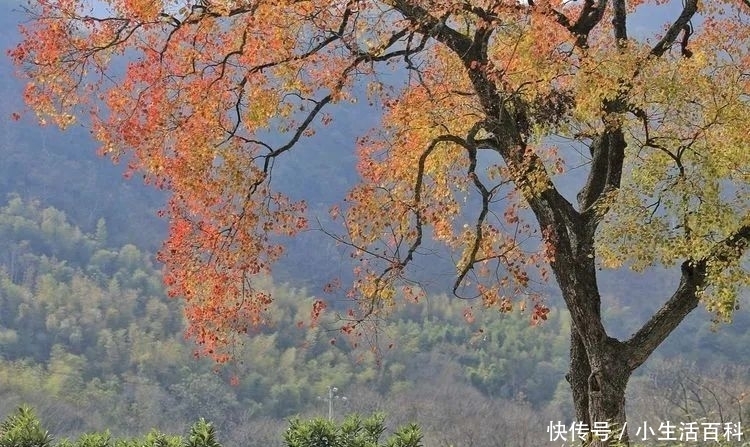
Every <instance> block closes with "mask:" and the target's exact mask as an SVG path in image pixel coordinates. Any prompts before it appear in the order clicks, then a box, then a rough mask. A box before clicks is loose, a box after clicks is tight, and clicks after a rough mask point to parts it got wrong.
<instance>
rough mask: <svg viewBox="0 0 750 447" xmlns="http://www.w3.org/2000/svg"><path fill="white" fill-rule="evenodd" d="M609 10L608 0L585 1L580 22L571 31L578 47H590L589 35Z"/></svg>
mask: <svg viewBox="0 0 750 447" xmlns="http://www.w3.org/2000/svg"><path fill="white" fill-rule="evenodd" d="M605 9H607V0H598V1H597V2H596V3H594V0H585V1H584V2H583V9H581V14H580V15H579V16H578V20H576V23H574V24H573V26H571V27H570V28H569V29H570V31H571V32H572V33H573V34H574V35H575V36H576V46H578V47H582V48H583V47H586V46H587V45H588V43H587V42H588V38H589V33H591V30H592V29H594V27H595V26H596V25H598V24H599V22H601V20H602V17H604V11H605Z"/></svg>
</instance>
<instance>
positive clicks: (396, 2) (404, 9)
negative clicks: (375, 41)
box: [385, 0, 474, 58]
mask: <svg viewBox="0 0 750 447" xmlns="http://www.w3.org/2000/svg"><path fill="white" fill-rule="evenodd" d="M385 3H386V4H387V5H390V6H391V7H393V8H394V9H395V10H396V11H398V12H400V13H401V14H402V15H403V16H404V17H405V18H406V19H408V20H409V21H411V22H412V24H414V25H415V26H417V27H418V28H419V30H420V31H421V32H422V33H423V34H425V35H428V36H431V37H434V38H435V39H436V40H438V41H439V42H441V43H443V44H445V45H446V46H448V48H450V49H451V50H453V51H454V52H455V53H457V54H458V55H459V56H461V57H462V58H463V56H464V55H466V54H467V53H468V52H469V51H470V49H471V47H472V45H473V44H474V42H473V41H472V39H471V38H469V37H467V36H465V35H463V34H461V33H460V32H458V31H456V30H454V29H453V28H451V27H449V26H448V25H446V23H445V20H441V19H438V18H437V17H435V16H433V15H432V14H430V13H429V11H427V10H426V9H425V8H423V7H421V6H419V5H417V4H415V3H414V2H410V1H407V0H389V1H385Z"/></svg>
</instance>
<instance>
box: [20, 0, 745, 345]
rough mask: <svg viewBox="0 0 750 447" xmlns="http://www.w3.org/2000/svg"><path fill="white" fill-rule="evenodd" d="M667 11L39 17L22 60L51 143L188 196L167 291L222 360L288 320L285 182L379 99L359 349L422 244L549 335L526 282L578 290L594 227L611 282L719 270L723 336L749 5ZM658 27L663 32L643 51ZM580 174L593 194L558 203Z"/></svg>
mask: <svg viewBox="0 0 750 447" xmlns="http://www.w3.org/2000/svg"><path fill="white" fill-rule="evenodd" d="M665 3H666V5H664V4H665ZM671 3H674V2H663V1H660V0H658V1H655V2H654V1H643V0H634V1H630V2H627V4H626V2H624V1H614V2H612V4H609V3H608V2H607V1H605V0H601V1H594V0H582V1H577V2H568V1H559V0H534V1H532V0H528V1H518V0H476V1H475V0H336V1H330V0H306V1H301V0H161V1H155V0H106V1H98V2H87V1H84V0H34V1H32V2H31V5H30V6H29V11H28V12H29V17H30V19H31V20H30V21H28V22H27V23H25V24H24V25H23V26H22V30H23V33H24V37H23V41H22V42H21V43H20V44H19V45H18V46H17V47H15V48H14V49H12V50H11V51H10V56H11V57H12V58H13V60H14V61H15V63H16V64H17V65H18V66H19V67H20V68H21V69H22V71H23V73H24V74H25V76H28V79H29V82H28V86H27V88H26V91H25V98H26V101H27V103H28V104H29V106H30V107H31V108H32V109H33V110H34V111H35V112H36V113H37V114H38V116H39V118H40V119H41V120H43V121H48V122H52V123H54V124H56V125H59V126H61V127H66V126H70V125H71V124H73V123H74V122H75V121H76V120H80V119H82V118H83V120H84V121H85V122H86V124H87V125H90V127H91V129H92V133H93V136H94V137H95V138H96V139H97V140H98V141H99V142H100V143H101V149H100V150H101V153H102V154H106V155H108V156H110V157H112V158H113V159H115V160H118V159H122V160H126V161H127V163H128V164H129V170H130V171H131V172H133V173H138V174H139V175H140V174H141V173H142V174H143V176H144V178H145V179H146V181H147V182H149V183H151V184H153V185H156V186H157V187H159V188H164V189H166V190H169V191H170V193H171V198H170V200H169V204H168V206H167V207H166V208H165V211H164V213H165V216H166V218H167V219H168V221H169V228H170V229H169V237H168V239H167V240H166V241H165V243H164V246H163V248H162V250H161V252H160V255H159V256H160V259H161V260H162V261H163V262H164V263H165V265H166V272H165V281H166V284H167V285H168V290H169V293H170V295H172V296H178V297H182V298H184V300H185V302H186V312H187V316H188V318H189V321H190V328H191V329H190V331H191V334H192V336H194V337H195V338H196V339H197V340H198V341H199V342H201V343H202V346H203V347H204V349H205V350H206V352H208V353H212V354H214V355H215V356H216V357H217V358H218V359H219V360H222V359H226V357H224V353H225V352H226V351H225V350H224V349H223V348H224V347H226V346H227V345H228V344H231V342H232V339H233V337H234V336H235V335H236V334H238V333H243V332H245V331H247V330H248V325H252V324H257V323H261V322H263V319H264V313H265V310H266V309H267V308H268V306H269V305H270V303H271V302H272V297H271V296H269V294H268V293H266V292H265V291H263V290H259V289H258V288H257V287H256V285H255V284H256V281H254V278H255V277H257V276H258V275H265V274H268V273H269V272H270V271H271V268H272V266H273V265H274V262H275V261H277V260H278V259H279V257H280V256H281V255H282V253H283V249H284V248H283V246H282V244H283V241H284V240H285V239H284V238H285V237H287V236H294V235H296V234H298V233H299V232H300V231H302V230H305V229H307V228H309V227H310V223H309V222H308V219H307V217H306V211H307V210H306V203H305V202H302V201H296V200H292V199H290V198H289V197H288V196H286V195H285V194H284V185H283V184H278V182H274V181H273V176H272V172H273V168H274V165H276V164H277V163H283V162H284V159H285V158H290V157H294V156H295V155H294V152H295V146H296V145H297V143H298V141H299V140H302V139H305V138H307V137H309V136H310V135H312V134H313V133H315V132H316V131H320V130H321V129H322V128H324V127H325V126H335V125H336V106H337V104H340V103H344V102H348V101H356V100H360V101H362V100H365V99H366V98H364V97H363V95H364V94H363V93H361V92H362V91H366V92H367V95H368V98H367V100H369V101H370V102H372V104H373V113H378V114H379V115H381V116H382V120H381V122H380V124H379V125H378V126H377V127H376V128H374V129H372V130H371V131H370V132H368V133H366V134H363V135H362V136H361V138H359V140H358V144H357V147H356V148H352V150H353V151H354V150H356V152H357V156H358V171H359V175H360V177H361V182H360V183H358V184H357V185H356V186H354V187H353V188H352V189H351V191H350V192H349V194H348V195H347V196H346V197H345V198H342V199H343V200H342V202H341V203H339V204H331V205H332V208H331V213H332V215H333V217H336V218H337V219H339V222H342V228H345V230H346V231H345V234H342V235H341V237H340V238H341V240H342V242H344V243H346V244H349V246H350V247H352V249H353V251H354V253H355V256H354V260H355V261H356V262H355V266H354V268H355V278H356V279H355V282H354V284H353V285H352V288H351V290H350V292H349V293H350V296H351V297H352V298H354V299H357V300H358V302H359V303H360V304H361V305H360V306H359V307H358V308H357V311H355V312H352V313H351V315H350V316H349V318H350V321H348V322H345V324H344V330H351V328H352V327H353V325H354V324H356V323H357V322H358V321H360V320H361V319H362V318H364V317H365V316H368V315H371V314H373V313H377V312H379V311H380V310H382V309H387V308H388V307H389V306H390V305H391V304H392V303H393V302H394V300H396V299H397V298H399V297H404V296H406V297H418V296H419V293H420V292H419V289H418V287H416V286H414V284H412V283H410V282H409V281H407V280H406V279H408V267H409V264H410V262H412V260H413V259H414V258H415V257H416V256H420V255H422V254H423V253H422V252H421V251H420V248H421V247H422V246H423V245H424V244H425V243H426V242H425V240H426V239H428V238H431V239H433V240H434V242H431V243H438V244H442V245H443V246H445V247H447V249H448V250H449V251H450V252H451V253H452V255H453V259H454V261H455V267H456V270H455V273H456V276H455V283H454V290H453V291H454V293H456V294H458V295H460V296H462V297H465V298H471V297H477V298H479V299H480V300H481V302H483V303H484V304H485V305H487V306H490V307H495V308H498V309H500V310H502V311H509V310H511V309H512V308H514V306H519V305H520V306H529V308H530V309H533V312H532V313H533V314H534V318H536V319H544V318H546V308H545V307H544V305H543V303H542V302H541V301H540V298H541V297H539V296H536V295H535V293H534V292H533V290H534V289H533V288H530V287H529V284H530V282H532V281H536V280H539V279H542V278H546V277H547V276H548V275H549V273H548V269H549V268H550V266H552V267H553V268H552V270H551V271H553V272H554V273H555V274H558V273H559V272H560V271H559V270H555V269H554V266H555V263H556V262H567V261H566V260H568V261H569V259H568V258H567V257H566V256H568V254H567V252H565V251H561V250H562V248H561V247H572V248H571V249H570V250H574V249H576V247H577V246H576V241H575V240H572V239H571V237H570V236H566V234H574V233H573V230H575V229H576V228H577V227H576V226H577V225H588V223H581V222H584V219H588V220H586V221H585V222H591V223H592V225H594V226H593V227H592V228H595V229H596V245H595V247H589V248H587V250H589V252H588V254H586V255H585V256H584V257H583V258H581V259H585V257H588V258H590V259H594V260H595V262H596V263H597V266H598V267H599V268H619V267H622V266H628V267H631V268H634V269H644V268H646V267H648V266H651V265H664V266H673V265H678V264H680V263H682V262H683V261H686V260H696V261H697V260H710V262H709V264H711V265H708V267H707V272H708V273H707V281H706V283H705V288H704V289H702V290H701V293H702V294H703V295H702V300H704V302H705V303H706V304H707V305H708V307H709V308H710V309H711V310H713V311H715V312H716V313H717V314H718V315H719V316H728V315H729V314H730V313H731V311H732V309H733V308H734V307H735V305H736V300H737V296H738V293H739V291H740V290H741V288H742V287H744V286H747V285H748V283H749V282H750V280H749V279H748V278H749V275H748V273H747V269H746V265H743V263H742V259H743V258H742V254H743V253H744V250H745V248H746V247H747V239H748V238H750V200H748V197H749V196H750V195H749V193H750V191H749V187H750V132H748V123H750V102H749V98H750V96H748V95H750V16H748V13H749V12H750V8H749V7H748V6H747V5H746V4H743V3H741V2H736V1H729V0H727V1H724V0H705V1H702V2H700V4H698V3H697V1H696V0H685V1H684V2H683V3H682V4H680V5H671ZM638 11H647V12H648V11H662V12H659V14H662V15H663V16H664V17H665V19H664V20H663V22H664V23H661V22H660V23H659V25H657V26H655V27H653V28H651V29H645V30H644V29H643V28H644V27H637V26H631V29H637V30H638V32H637V33H631V34H632V35H629V34H628V27H627V25H632V24H633V19H632V18H631V15H632V14H634V13H637V12H638ZM357 92H359V93H357ZM271 133H272V134H277V135H278V134H281V135H283V136H284V138H285V140H284V141H283V142H282V143H280V144H271V143H270V142H269V141H267V140H266V139H265V138H264V135H269V134H271ZM607 139H609V140H607ZM604 140H607V141H610V140H611V141H612V142H613V143H612V144H611V145H610V146H606V145H604V144H603V143H602V141H604ZM620 140H623V141H624V142H626V143H627V144H626V145H625V144H624V145H622V146H618V145H617V144H615V143H617V141H620ZM275 141H278V139H276V140H275ZM616 147H622V148H623V149H621V150H619V151H618V150H615V149H611V151H610V152H607V150H609V149H607V150H605V149H606V148H616ZM316 150H318V151H319V154H320V157H326V154H327V150H326V148H325V147H319V148H317V149H316ZM330 162H331V163H336V160H333V159H332V160H331V161H330ZM566 165H567V168H568V169H570V170H571V171H570V172H572V173H573V174H575V173H576V172H580V177H581V179H583V180H585V181H586V182H585V186H584V187H583V188H582V189H581V191H580V193H579V194H578V196H577V197H569V198H566V197H564V195H563V194H562V193H560V192H559V191H558V188H556V184H555V182H554V176H555V175H557V174H562V173H563V172H564V171H565V170H566ZM576 170H577V171H576ZM320 181H321V182H325V179H320ZM575 199H577V205H573V203H574V201H575ZM523 208H529V209H530V211H529V212H525V211H522V209H523ZM531 212H533V214H534V215H535V216H536V218H537V221H538V224H537V223H532V222H530V221H528V219H524V216H529V215H530V213H531ZM571 216H575V218H573V217H571ZM565 228H568V229H569V231H568V233H566V232H565V231H564V229H565ZM587 228H588V227H587ZM592 234H593V233H592ZM732 238H734V239H732ZM729 239H732V240H739V241H740V243H736V244H732V243H729V242H727V241H728V240H729ZM565 244H566V245H565ZM578 248H580V245H579V246H578ZM571 253H573V251H571ZM571 259H572V258H571ZM592 262H594V261H592ZM323 308H324V305H323V304H321V303H318V304H316V307H315V309H314V310H313V313H314V314H316V316H317V315H319V314H320V312H322V311H323ZM574 318H576V316H575V315H574Z"/></svg>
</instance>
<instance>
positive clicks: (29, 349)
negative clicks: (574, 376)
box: [0, 196, 750, 445]
mask: <svg viewBox="0 0 750 447" xmlns="http://www.w3.org/2000/svg"><path fill="white" fill-rule="evenodd" d="M109 233H110V232H109V230H108V224H107V222H106V221H105V220H104V219H99V220H98V223H97V225H96V229H95V231H94V232H91V233H88V232H84V231H82V230H80V229H79V228H77V227H75V226H73V225H71V224H70V223H69V222H68V221H67V218H66V215H65V213H63V212H62V211H60V210H57V209H55V208H52V207H48V206H44V205H42V204H41V203H40V202H39V201H24V200H22V199H20V198H19V197H17V196H12V197H11V198H10V199H9V201H8V202H7V203H6V204H5V205H4V206H2V208H0V240H1V241H3V250H2V257H1V258H0V357H1V358H2V362H1V363H0V383H1V384H2V387H0V402H1V403H0V417H3V416H4V415H6V414H9V413H10V412H12V411H13V410H14V409H15V408H16V407H17V406H18V405H20V404H22V403H29V404H31V405H32V406H34V407H35V408H37V410H38V412H39V413H40V414H41V417H42V419H43V420H44V421H45V423H46V424H47V426H49V427H50V428H51V429H52V430H53V431H54V432H55V433H56V434H58V435H74V434H77V433H80V432H81V431H92V430H101V429H102V428H109V429H110V430H111V431H112V432H113V433H115V434H124V435H137V434H141V433H144V432H146V431H148V430H149V429H150V428H152V427H157V428H159V429H161V430H164V431H167V432H182V431H184V430H185V429H186V427H187V426H189V424H190V423H192V422H194V421H195V420H197V418H199V417H205V418H207V419H209V420H211V421H214V423H215V424H216V426H217V429H218V431H219V433H221V434H222V435H223V436H226V437H227V438H228V439H227V441H229V442H230V445H271V444H269V442H272V441H273V442H278V441H279V440H280V437H279V433H281V431H282V430H283V428H284V424H285V420H286V419H287V418H289V417H290V416H292V415H295V414H305V415H325V414H326V412H327V408H328V402H327V400H326V399H327V396H328V394H327V392H328V387H329V386H336V387H337V388H338V389H339V391H338V392H337V396H338V397H339V398H340V399H336V400H335V401H334V402H333V407H334V409H335V413H336V414H337V415H342V414H345V413H350V412H355V411H359V412H369V411H374V410H385V411H387V412H389V413H391V415H392V419H394V421H396V422H399V423H402V422H405V421H409V420H416V421H417V422H419V423H421V424H423V426H424V428H425V433H426V439H432V440H434V441H435V442H437V441H438V440H439V439H444V440H451V439H462V437H465V436H468V435H469V434H471V436H476V437H477V444H476V445H491V444H487V443H486V442H485V441H481V439H485V440H489V439H496V437H497V436H498V435H497V433H498V431H499V430H501V429H502V428H503V427H510V426H515V425H518V424H526V425H527V427H528V430H527V431H528V436H529V441H528V442H531V444H528V445H534V444H533V439H534V437H537V438H538V437H539V436H544V432H543V429H544V427H545V426H546V425H545V424H546V422H544V421H548V420H553V419H555V418H560V417H561V416H560V415H561V414H564V413H566V412H567V410H568V407H569V403H568V402H567V394H566V393H565V386H566V384H565V381H564V378H563V375H564V371H565V369H566V365H565V360H564V359H565V353H566V350H567V346H566V339H567V337H566V335H567V332H568V327H567V318H565V316H564V315H561V314H560V313H559V312H558V311H554V310H553V312H552V314H551V315H550V318H549V319H548V321H547V322H545V324H543V325H541V326H538V327H536V326H531V325H530V324H529V319H528V317H527V315H524V314H523V313H519V314H517V315H505V316H501V315H497V314H496V313H490V312H481V311H479V309H473V311H472V314H471V317H470V318H468V320H469V321H467V309H471V308H470V307H469V306H471V304H472V303H467V302H458V301H451V300H450V299H448V298H447V297H430V298H429V299H428V300H427V301H426V302H423V303H420V304H416V303H415V304H413V305H408V306H407V307H405V308H403V309H401V310H400V312H399V313H398V314H396V315H394V318H393V319H392V320H391V321H389V322H384V323H383V326H382V328H381V332H380V333H379V337H380V338H379V339H378V340H377V343H378V347H379V348H380V356H379V358H375V357H374V356H373V354H372V352H371V351H370V349H368V348H369V347H368V346H364V347H359V348H357V349H354V347H353V346H352V344H351V343H350V342H349V341H347V340H346V339H342V338H340V337H338V335H337V333H336V332H335V331H330V330H328V327H327V326H326V324H325V323H323V324H322V325H321V326H318V327H315V328H311V327H310V326H309V325H307V324H304V322H305V321H308V320H309V313H310V310H311V304H312V300H313V297H312V296H311V294H310V293H308V292H307V291H305V290H304V289H295V288H293V287H291V286H288V285H275V286H274V285H272V284H271V282H270V279H269V284H268V285H269V286H270V287H272V288H273V289H274V291H275V293H276V294H277V296H279V299H280V300H279V305H278V306H276V307H275V308H274V310H273V311H271V313H269V314H268V321H269V324H268V325H267V326H265V327H263V328H260V329H258V331H257V332H256V333H253V334H251V336H250V337H248V338H247V339H246V340H244V343H243V345H241V346H238V348H237V352H236V362H233V363H231V364H229V365H224V366H222V367H221V368H219V369H218V370H217V369H216V368H215V366H216V365H214V364H213V363H211V362H209V361H206V360H203V359H196V358H194V357H193V355H192V351H193V348H194V347H193V346H192V345H191V344H190V343H188V342H185V341H184V339H183V336H182V333H183V330H184V325H183V321H182V317H181V312H180V309H179V306H178V304H177V303H176V302H173V301H169V300H167V299H166V298H165V297H164V294H163V291H162V286H161V279H160V276H159V271H158V268H156V267H155V266H154V264H153V263H152V261H151V258H152V256H151V255H150V254H148V253H146V252H143V251H141V250H140V249H138V248H137V247H135V246H134V245H123V246H114V245H112V244H110V243H109V242H108V241H109V239H110V237H109ZM613 320H616V318H615V317H613ZM721 334H722V335H716V334H703V330H702V329H700V328H699V327H698V326H696V325H695V324H693V325H692V326H688V327H687V328H686V332H685V335H684V336H683V337H680V338H676V339H675V343H673V344H672V345H671V346H665V349H664V351H663V355H664V356H665V357H668V358H669V361H670V362H671V363H672V365H674V362H675V359H677V358H682V359H683V362H680V363H677V364H679V365H681V366H680V370H679V371H675V370H674V368H673V367H672V368H669V369H666V370H665V369H664V367H663V366H661V365H664V363H663V362H659V361H656V362H653V365H654V366H653V368H651V371H650V375H645V376H643V379H642V381H643V386H642V387H640V389H639V391H640V392H642V393H643V394H642V395H640V396H634V398H633V401H634V402H635V403H638V402H644V399H645V401H648V398H649V397H648V396H651V397H653V394H649V393H653V392H654V390H653V389H651V390H650V391H648V390H647V388H648V386H649V384H651V383H655V382H654V381H655V380H658V381H659V383H661V384H662V386H660V389H659V390H658V392H659V393H668V392H669V388H668V387H664V386H663V384H664V383H667V382H668V381H673V382H674V386H685V383H679V382H676V381H675V378H677V377H680V374H682V373H684V372H688V371H689V372H690V373H691V375H690V376H689V378H690V380H694V381H699V380H708V379H702V377H705V376H702V375H700V374H701V373H705V374H707V373H709V372H710V373H712V374H714V375H716V374H722V375H724V376H725V377H726V378H727V380H728V382H726V383H723V384H722V386H723V387H725V388H726V390H725V391H722V392H725V393H729V394H727V396H725V397H728V398H731V397H732V396H734V397H737V396H739V393H741V392H742V390H743V389H745V388H743V387H747V383H746V382H744V380H745V377H746V376H743V375H742V374H743V372H747V367H746V365H745V366H744V367H743V366H742V365H741V363H742V360H741V357H740V356H741V355H743V351H742V350H743V349H747V348H746V347H747V345H748V343H750V340H748V335H747V334H744V333H741V332H740V331H732V328H731V327H729V328H724V331H723V332H721ZM730 340H731V343H730ZM360 342H361V343H362V344H363V345H366V343H367V340H360ZM701 343H702V344H704V345H705V344H706V343H714V344H717V345H719V346H720V347H721V348H720V349H716V348H713V349H700V346H701ZM681 349H685V352H679V351H680V350H681ZM733 350H734V353H735V354H737V356H738V358H737V360H738V361H737V362H732V363H734V364H735V365H737V366H733V367H731V368H729V367H727V366H724V367H721V368H715V367H711V366H710V364H709V363H710V362H716V363H717V364H723V365H728V362H727V359H726V358H724V359H723V358H722V355H720V353H721V352H723V353H724V356H729V355H731V354H732V351H733ZM696 360H700V364H702V365H703V368H700V369H698V368H695V367H692V366H690V362H691V361H696ZM707 360H708V362H707ZM696 383H697V382H696ZM701 383H702V385H701V386H703V385H704V384H703V382H701ZM706 383H707V382H706ZM436 384H439V387H438V388H437V389H438V390H439V391H437V392H436V391H435V389H436V388H434V387H435V385H436ZM687 385H690V383H687ZM636 389H638V388H636ZM706 389H709V390H710V389H711V388H706ZM722 390H724V388H722ZM714 391H715V390H714ZM343 397H346V399H343ZM663 397H669V396H667V394H664V396H663ZM673 397H674V396H673ZM652 404H653V402H651V403H649V404H646V405H647V406H648V405H652ZM704 405H705V403H704ZM724 405H727V404H726V403H725V404H724ZM731 408H732V409H733V408H734V407H731ZM743 408H744V407H743ZM724 411H730V412H731V411H732V410H731V409H730V407H727V408H724ZM498 415H502V416H500V417H498ZM446 426H450V427H454V428H452V429H450V430H445V427H446ZM516 435H517V433H515V434H514V433H512V432H509V434H508V436H516ZM509 439H510V438H509ZM513 439H514V440H513V442H514V443H515V442H522V441H521V440H518V439H515V438H513ZM487 442H489V441H487ZM508 442H510V440H509V441H508ZM253 443H255V444H253ZM506 445H524V444H506Z"/></svg>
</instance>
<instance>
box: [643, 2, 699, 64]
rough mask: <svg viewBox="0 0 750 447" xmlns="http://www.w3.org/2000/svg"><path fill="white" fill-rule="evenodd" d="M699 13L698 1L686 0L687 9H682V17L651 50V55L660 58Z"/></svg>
mask: <svg viewBox="0 0 750 447" xmlns="http://www.w3.org/2000/svg"><path fill="white" fill-rule="evenodd" d="M697 11H698V0H685V7H684V8H682V12H681V13H680V16H679V17H677V19H676V20H675V21H674V23H672V25H671V26H670V27H669V29H668V30H667V32H666V33H665V34H664V37H662V39H661V40H660V41H659V42H658V43H657V44H656V45H654V47H653V48H652V49H651V55H652V56H656V57H660V56H661V55H662V54H664V53H665V52H666V51H667V50H668V49H669V48H670V47H671V46H672V44H673V43H674V42H675V41H676V40H677V36H679V35H680V32H682V31H684V29H685V27H686V26H687V25H688V23H689V22H690V20H691V19H692V18H693V16H694V15H695V13H696V12H697Z"/></svg>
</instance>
